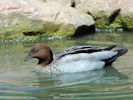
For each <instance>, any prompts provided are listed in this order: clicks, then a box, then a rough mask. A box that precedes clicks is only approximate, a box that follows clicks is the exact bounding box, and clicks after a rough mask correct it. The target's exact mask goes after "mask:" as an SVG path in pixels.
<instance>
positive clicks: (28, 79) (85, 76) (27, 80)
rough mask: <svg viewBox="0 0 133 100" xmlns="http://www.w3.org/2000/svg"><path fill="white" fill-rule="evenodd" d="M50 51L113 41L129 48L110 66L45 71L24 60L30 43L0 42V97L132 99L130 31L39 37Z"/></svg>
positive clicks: (19, 99) (9, 99) (11, 99)
mask: <svg viewBox="0 0 133 100" xmlns="http://www.w3.org/2000/svg"><path fill="white" fill-rule="evenodd" d="M43 42H44V43H46V44H48V45H49V46H50V47H51V48H52V49H53V51H54V52H57V51H59V50H61V49H64V48H67V47H70V46H74V45H84V44H95V45H100V46H106V45H110V44H117V45H119V46H118V47H126V48H128V49H129V52H128V53H127V54H126V55H125V56H123V57H121V58H120V59H118V60H117V61H116V62H115V63H114V64H113V65H112V67H108V68H106V69H103V70H96V71H90V72H82V73H74V74H61V75H55V74H52V75H48V74H39V73H36V72H35V71H34V67H35V65H36V63H37V60H36V59H33V60H30V61H29V62H24V57H25V55H26V52H27V51H28V50H29V48H30V47H31V45H33V44H34V43H24V44H6V45H2V44H1V45H0V100H52V99H55V100H64V99H66V100H107V99H108V100H133V45H132V44H133V35H132V34H111V33H110V34H100V33H99V34H97V35H95V36H90V37H85V38H81V39H77V40H56V41H55V40H52V41H43Z"/></svg>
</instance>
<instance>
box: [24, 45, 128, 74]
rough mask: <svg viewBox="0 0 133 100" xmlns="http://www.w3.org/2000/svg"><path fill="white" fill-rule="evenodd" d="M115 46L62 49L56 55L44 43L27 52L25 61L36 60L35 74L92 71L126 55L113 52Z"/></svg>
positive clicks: (122, 50) (84, 46)
mask: <svg viewBox="0 0 133 100" xmlns="http://www.w3.org/2000/svg"><path fill="white" fill-rule="evenodd" d="M115 47H116V45H111V46H108V47H104V48H100V47H98V46H91V45H83V46H73V47H70V48H67V49H64V50H62V51H60V52H58V53H56V54H54V53H53V52H52V50H51V49H50V47H48V46H47V45H46V44H44V43H37V44H35V45H33V47H32V48H31V49H30V51H28V54H27V56H26V58H25V61H28V60H29V59H32V58H36V59H38V63H37V65H36V67H35V69H36V71H37V72H44V73H76V72H84V71H92V70H98V69H103V68H106V67H107V66H110V65H111V64H112V63H113V62H114V61H115V60H116V59H117V58H119V57H120V56H122V55H124V54H126V53H127V52H128V49H126V48H120V49H116V50H113V48H115Z"/></svg>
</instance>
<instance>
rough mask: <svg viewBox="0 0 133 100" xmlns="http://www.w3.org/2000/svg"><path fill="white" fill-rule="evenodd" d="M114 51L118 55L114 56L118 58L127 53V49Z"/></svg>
mask: <svg viewBox="0 0 133 100" xmlns="http://www.w3.org/2000/svg"><path fill="white" fill-rule="evenodd" d="M116 51H117V52H118V54H117V55H116V57H120V56H122V55H124V54H126V53H127V52H128V49H118V50H116Z"/></svg>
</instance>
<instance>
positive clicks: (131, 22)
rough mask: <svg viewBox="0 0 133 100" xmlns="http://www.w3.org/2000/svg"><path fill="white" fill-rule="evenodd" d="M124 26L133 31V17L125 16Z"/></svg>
mask: <svg viewBox="0 0 133 100" xmlns="http://www.w3.org/2000/svg"><path fill="white" fill-rule="evenodd" d="M123 24H125V26H126V27H127V28H129V29H133V15H132V17H130V16H125V17H123Z"/></svg>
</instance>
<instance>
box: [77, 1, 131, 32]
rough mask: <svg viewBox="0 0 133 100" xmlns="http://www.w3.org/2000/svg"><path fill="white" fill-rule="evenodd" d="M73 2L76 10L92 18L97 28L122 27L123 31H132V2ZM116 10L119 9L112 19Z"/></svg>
mask: <svg viewBox="0 0 133 100" xmlns="http://www.w3.org/2000/svg"><path fill="white" fill-rule="evenodd" d="M75 2H76V9H77V10H80V11H82V12H84V13H88V14H90V15H92V16H93V18H94V19H95V20H96V21H95V25H96V27H97V28H118V27H122V28H123V29H124V30H125V29H126V30H127V29H128V30H133V1H132V0H75ZM118 9H121V10H120V12H119V13H118V14H117V16H115V17H114V16H113V18H112V13H114V12H115V11H116V10H118ZM114 15H115V14H114ZM110 18H111V20H110ZM125 26H126V28H124V27H125Z"/></svg>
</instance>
